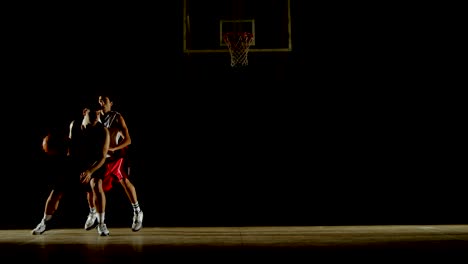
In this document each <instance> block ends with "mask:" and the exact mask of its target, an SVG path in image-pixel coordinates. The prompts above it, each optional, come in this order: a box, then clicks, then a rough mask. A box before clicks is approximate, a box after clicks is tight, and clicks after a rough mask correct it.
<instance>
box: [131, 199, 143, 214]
mask: <svg viewBox="0 0 468 264" xmlns="http://www.w3.org/2000/svg"><path fill="white" fill-rule="evenodd" d="M132 207H133V212H135V213H139V212H141V209H140V205H139V204H138V202H136V203H134V204H132Z"/></svg>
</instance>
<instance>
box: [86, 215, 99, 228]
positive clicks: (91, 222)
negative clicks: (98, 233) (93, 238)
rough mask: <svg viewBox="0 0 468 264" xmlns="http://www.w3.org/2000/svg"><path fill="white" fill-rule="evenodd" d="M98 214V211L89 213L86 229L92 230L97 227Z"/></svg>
mask: <svg viewBox="0 0 468 264" xmlns="http://www.w3.org/2000/svg"><path fill="white" fill-rule="evenodd" d="M97 224H98V223H97V214H96V213H89V215H88V218H87V219H86V223H85V225H84V228H85V230H91V229H93V228H95V227H96V225H97Z"/></svg>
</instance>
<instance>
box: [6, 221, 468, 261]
mask: <svg viewBox="0 0 468 264" xmlns="http://www.w3.org/2000/svg"><path fill="white" fill-rule="evenodd" d="M109 230H110V232H111V234H110V236H108V237H100V236H98V234H97V232H96V230H91V231H85V230H83V229H55V230H49V231H46V232H45V233H44V234H43V235H38V236H34V235H31V230H0V245H1V252H2V259H3V260H8V262H7V263H11V262H12V261H15V262H20V261H31V263H67V262H70V261H71V262H73V263H117V262H118V263H120V262H128V263H157V262H158V261H160V260H164V261H171V262H172V261H176V260H186V261H194V260H199V261H204V262H206V261H209V262H217V263H225V262H236V263H242V262H259V261H262V262H263V261H265V260H279V261H285V262H286V261H287V262H289V263H290V262H296V261H301V262H302V261H304V262H312V261H314V260H318V261H320V262H321V263H322V262H324V260H325V262H332V261H351V260H356V261H360V262H363V261H366V262H369V263H371V262H372V263H382V262H387V261H388V262H395V261H405V260H415V261H421V260H440V261H444V263H448V262H450V263H451V262H452V261H453V262H454V261H457V262H459V261H461V260H463V259H465V260H467V261H468V225H396V226H392V225H383V226H279V227H271V226H270V227H266V226H265V227H263V226H259V227H144V228H143V229H142V230H141V231H139V232H132V231H131V230H130V228H111V227H110V228H109ZM462 262H463V261H462Z"/></svg>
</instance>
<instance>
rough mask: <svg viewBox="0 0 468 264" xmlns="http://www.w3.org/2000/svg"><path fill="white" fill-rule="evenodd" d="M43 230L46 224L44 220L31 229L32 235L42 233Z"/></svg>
mask: <svg viewBox="0 0 468 264" xmlns="http://www.w3.org/2000/svg"><path fill="white" fill-rule="evenodd" d="M44 231H46V224H45V221H44V220H42V221H41V222H40V223H39V224H38V225H37V226H36V228H34V229H33V231H32V234H33V235H41V234H42V233H44Z"/></svg>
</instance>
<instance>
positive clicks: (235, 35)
mask: <svg viewBox="0 0 468 264" xmlns="http://www.w3.org/2000/svg"><path fill="white" fill-rule="evenodd" d="M223 40H224V42H225V43H226V45H227V47H228V49H229V53H230V55H231V66H232V67H236V66H247V65H248V64H249V62H248V60H247V54H248V52H249V48H250V45H251V44H252V42H253V34H252V33H249V32H227V33H224V34H223Z"/></svg>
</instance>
